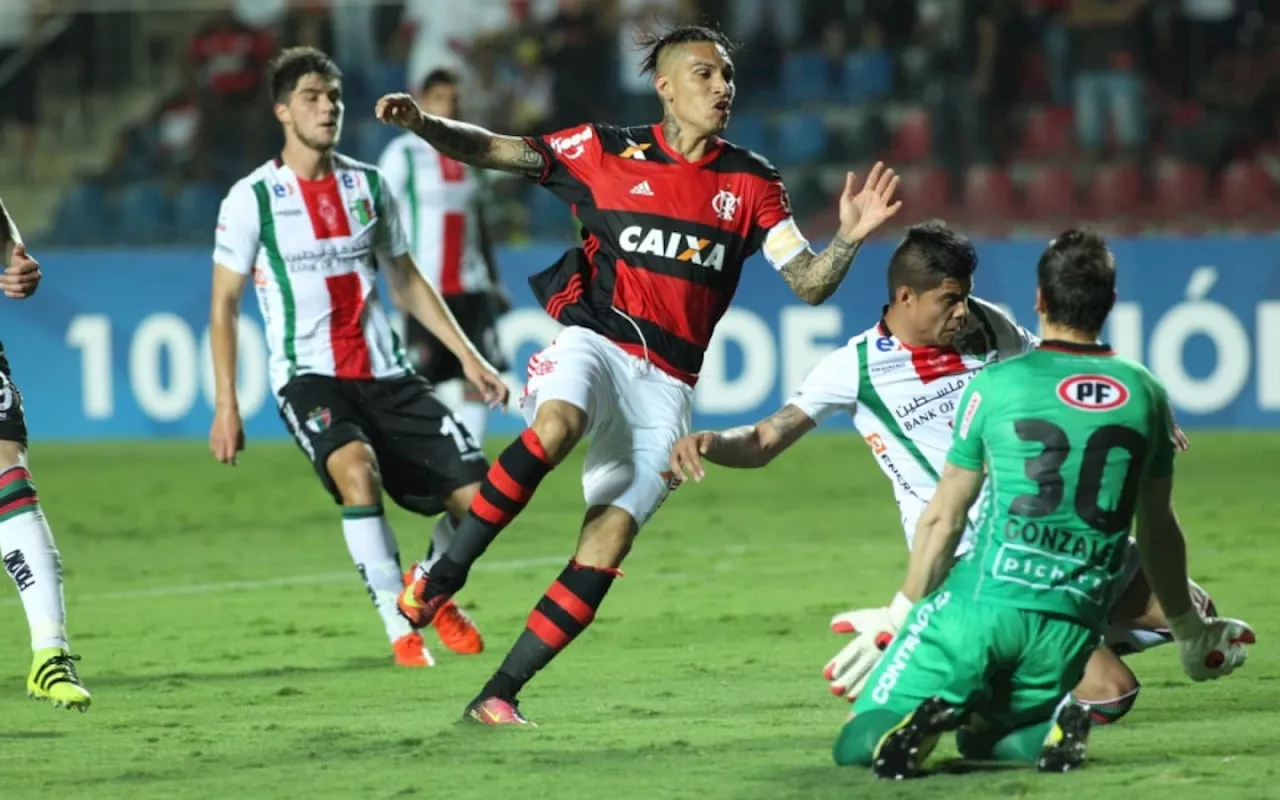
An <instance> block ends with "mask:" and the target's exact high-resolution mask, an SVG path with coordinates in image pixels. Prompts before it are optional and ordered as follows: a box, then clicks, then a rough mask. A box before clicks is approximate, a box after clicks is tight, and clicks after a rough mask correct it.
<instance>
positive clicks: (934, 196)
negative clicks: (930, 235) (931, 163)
mask: <svg viewBox="0 0 1280 800" xmlns="http://www.w3.org/2000/svg"><path fill="white" fill-rule="evenodd" d="M900 194H901V200H902V211H903V213H904V214H905V215H906V216H907V217H909V218H910V220H911V221H913V222H918V221H920V220H925V219H929V218H931V217H945V216H947V212H948V211H950V210H951V208H952V205H951V177H950V176H949V175H948V174H947V172H946V171H945V170H943V169H939V168H937V167H922V168H920V169H908V170H905V171H904V172H903V173H902V185H901V188H900Z"/></svg>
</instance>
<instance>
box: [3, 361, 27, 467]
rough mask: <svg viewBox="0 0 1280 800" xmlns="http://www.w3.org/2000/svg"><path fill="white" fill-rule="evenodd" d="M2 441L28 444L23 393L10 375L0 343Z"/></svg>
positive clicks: (24, 445) (7, 362)
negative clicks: (23, 411) (23, 410)
mask: <svg viewBox="0 0 1280 800" xmlns="http://www.w3.org/2000/svg"><path fill="white" fill-rule="evenodd" d="M0 441H5V442H17V443H18V444H20V445H22V446H23V447H26V445H27V417H26V415H25V414H23V413H22V393H21V392H19V391H18V386H17V384H15V383H14V382H13V379H12V378H11V377H10V375H9V359H7V358H5V355H4V345H0Z"/></svg>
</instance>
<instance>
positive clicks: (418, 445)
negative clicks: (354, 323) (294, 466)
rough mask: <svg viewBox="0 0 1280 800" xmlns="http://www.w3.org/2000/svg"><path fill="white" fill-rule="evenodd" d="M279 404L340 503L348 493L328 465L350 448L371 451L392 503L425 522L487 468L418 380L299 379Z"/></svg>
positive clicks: (471, 441)
mask: <svg viewBox="0 0 1280 800" xmlns="http://www.w3.org/2000/svg"><path fill="white" fill-rule="evenodd" d="M279 401H280V416H281V418H283V419H284V421H285V424H286V425H287V426H288V427H289V431H290V433H292V434H293V437H294V440H295V441H296V442H297V443H298V446H299V447H300V448H302V451H303V452H304V453H306V454H307V456H308V457H309V458H310V459H311V463H312V464H313V465H314V467H315V470H316V474H318V475H319V476H320V481H321V483H323V484H324V487H325V489H327V490H328V491H329V494H330V495H332V496H333V499H334V500H335V501H336V502H338V503H341V502H342V494H341V493H340V492H339V491H338V487H337V485H336V484H335V483H334V481H333V478H332V477H331V476H330V475H329V471H328V469H327V468H326V466H325V465H326V463H327V461H328V459H329V456H330V455H332V454H333V452H334V451H335V450H337V449H338V448H339V447H342V446H343V445H344V444H348V443H349V442H355V441H359V442H365V443H366V444H368V445H369V446H371V447H372V448H373V452H374V454H375V455H376V456H377V458H378V470H379V472H380V473H381V475H382V485H383V488H384V489H386V492H387V494H388V495H390V496H391V499H392V500H394V501H395V502H396V503H397V504H398V505H400V506H401V507H402V508H405V509H407V510H409V511H415V512H417V513H419V514H425V515H427V516H434V515H436V514H439V513H440V512H441V511H442V510H444V500H445V498H446V497H448V496H449V495H450V494H452V493H453V492H454V491H455V490H457V489H459V488H461V487H463V486H466V485H468V484H471V483H476V482H477V481H480V480H481V479H483V478H484V475H485V473H486V472H488V470H489V462H488V460H487V459H486V458H485V455H484V452H483V451H481V449H480V447H479V446H478V445H477V444H476V442H475V440H474V439H473V438H471V434H470V433H468V432H467V430H466V428H464V427H463V426H462V423H460V422H458V420H457V418H455V417H454V416H453V414H452V413H450V411H449V409H448V408H447V407H445V405H444V404H443V403H441V402H440V401H439V400H438V399H437V398H436V396H435V394H434V393H432V391H431V385H430V384H429V383H427V381H426V380H425V379H423V378H422V377H421V376H419V375H412V376H409V377H404V378H390V379H384V380H374V381H351V380H339V379H338V378H332V377H329V376H327V375H299V376H298V377H296V378H293V379H292V380H290V381H289V382H288V383H286V384H285V385H284V387H283V388H282V389H281V390H280V397H279Z"/></svg>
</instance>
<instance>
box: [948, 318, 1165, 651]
mask: <svg viewBox="0 0 1280 800" xmlns="http://www.w3.org/2000/svg"><path fill="white" fill-rule="evenodd" d="M947 458H948V460H949V461H951V463H953V464H955V465H956V466H958V467H961V468H963V469H969V470H975V471H979V470H982V469H983V468H984V467H985V468H986V471H987V476H988V480H987V484H988V486H990V487H992V488H991V490H990V491H989V492H988V493H987V496H986V498H985V502H984V503H983V504H982V506H983V507H982V512H983V513H982V521H981V523H980V524H979V526H978V527H979V530H978V539H977V542H976V544H975V545H974V548H973V549H972V550H970V551H969V553H968V554H967V555H966V556H965V557H964V558H963V559H961V560H960V561H959V562H957V563H956V565H955V567H954V568H953V569H952V570H951V574H950V575H948V577H947V579H946V582H945V584H944V586H945V588H947V589H949V590H951V591H953V592H957V593H964V594H966V595H968V596H970V597H972V598H974V599H975V600H979V601H981V602H985V603H996V604H999V605H1007V606H1013V607H1015V608H1024V609H1030V610H1033V611H1041V612H1045V613H1049V614H1055V615H1059V616H1065V617H1067V618H1069V619H1075V620H1079V621H1080V622H1082V623H1084V624H1085V625H1088V626H1090V627H1092V628H1095V629H1099V630H1100V629H1102V628H1103V627H1104V626H1105V625H1106V622H1107V617H1108V615H1109V613H1110V611H1111V606H1112V604H1113V603H1114V602H1115V601H1116V600H1117V599H1118V598H1119V596H1120V593H1121V592H1123V591H1124V588H1125V585H1126V582H1127V579H1128V577H1129V571H1128V569H1127V566H1128V564H1129V562H1130V559H1129V556H1130V555H1131V554H1130V552H1129V548H1131V547H1132V546H1133V544H1132V542H1131V540H1130V539H1129V528H1130V526H1131V525H1132V523H1133V517H1134V511H1135V509H1136V508H1137V506H1138V495H1139V493H1140V492H1141V490H1142V485H1143V482H1144V480H1145V479H1146V478H1168V477H1169V476H1171V475H1172V474H1173V442H1172V431H1171V422H1170V414H1169V400H1168V396H1167V394H1166V393H1165V389H1164V387H1163V386H1161V385H1160V382H1159V381H1157V380H1156V379H1155V377H1153V376H1152V375H1151V373H1150V372H1148V371H1147V369H1146V368H1145V367H1143V366H1142V365H1141V364H1138V363H1136V362H1133V361H1130V360H1128V359H1125V358H1120V357H1119V356H1117V355H1115V354H1114V353H1112V352H1111V350H1110V348H1108V347H1106V346H1105V345H1078V344H1068V343H1066V342H1049V341H1046V342H1044V343H1042V344H1041V345H1040V347H1039V349H1037V350H1036V351H1035V352H1033V353H1029V354H1027V355H1025V356H1023V357H1022V358H1016V359H1013V360H1012V361H1009V362H1007V363H1004V364H997V365H996V366H994V367H992V368H991V369H989V370H986V371H984V372H983V373H982V374H981V375H979V376H978V377H976V378H974V380H973V382H972V383H970V384H969V388H968V389H966V390H965V393H964V395H963V397H962V398H961V400H960V404H959V409H958V411H957V414H956V429H955V442H954V444H953V445H952V447H951V451H950V453H949V455H948V456H947Z"/></svg>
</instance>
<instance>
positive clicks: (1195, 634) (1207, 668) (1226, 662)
mask: <svg viewBox="0 0 1280 800" xmlns="http://www.w3.org/2000/svg"><path fill="white" fill-rule="evenodd" d="M1169 630H1170V631H1172V632H1173V638H1174V640H1175V641H1176V642H1177V643H1178V659H1179V660H1180V661H1182V669H1183V671H1184V672H1186V673H1187V676H1188V677H1190V678H1191V680H1193V681H1209V680H1217V679H1218V678H1221V677H1222V676H1223V675H1230V674H1231V673H1232V671H1233V670H1235V669H1236V667H1239V666H1242V665H1243V664H1244V662H1245V659H1246V658H1248V656H1249V651H1248V650H1246V649H1245V645H1247V644H1253V643H1254V641H1255V640H1256V639H1255V637H1254V634H1253V629H1252V628H1250V627H1249V626H1248V625H1246V624H1245V623H1244V622H1241V621H1240V620H1238V619H1228V618H1226V617H1204V616H1202V615H1201V613H1200V611H1199V609H1197V608H1195V607H1194V606H1193V607H1192V608H1191V610H1190V611H1188V612H1187V613H1185V614H1183V615H1181V616H1179V617H1176V618H1174V619H1171V620H1169Z"/></svg>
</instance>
